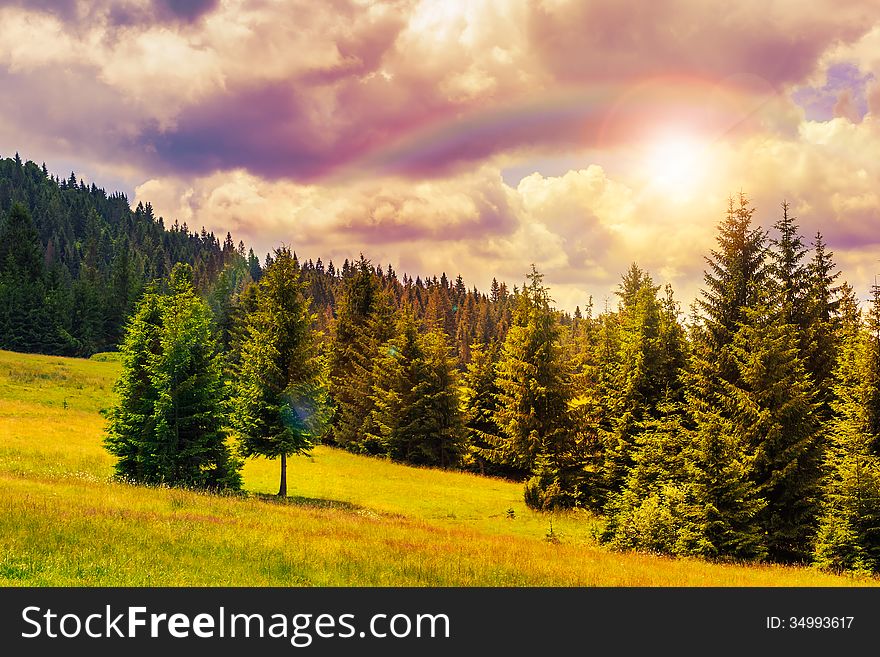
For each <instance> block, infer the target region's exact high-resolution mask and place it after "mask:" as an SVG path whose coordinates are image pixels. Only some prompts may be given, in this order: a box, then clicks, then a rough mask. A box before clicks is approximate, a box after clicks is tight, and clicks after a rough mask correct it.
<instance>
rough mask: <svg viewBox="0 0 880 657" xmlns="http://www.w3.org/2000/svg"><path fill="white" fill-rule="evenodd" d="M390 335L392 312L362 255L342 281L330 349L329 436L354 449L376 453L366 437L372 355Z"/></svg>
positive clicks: (370, 411) (368, 263)
mask: <svg viewBox="0 0 880 657" xmlns="http://www.w3.org/2000/svg"><path fill="white" fill-rule="evenodd" d="M393 334H394V313H393V308H392V306H391V303H390V300H389V299H388V297H387V296H386V295H384V294H383V292H382V290H381V286H380V285H379V281H378V277H377V276H376V273H375V271H374V270H373V268H372V265H371V264H370V262H369V260H366V259H365V258H363V257H361V259H360V261H359V262H358V263H357V265H356V267H355V269H354V273H352V274H349V277H348V278H347V279H346V280H345V288H344V290H343V293H342V301H341V302H340V305H339V308H338V309H337V316H336V322H335V324H334V331H333V340H332V343H331V345H330V349H329V368H330V369H329V372H330V395H331V397H332V400H333V404H334V406H335V409H336V410H335V414H334V417H333V423H332V426H331V429H330V432H329V434H328V437H327V438H328V440H330V441H332V442H335V443H336V444H338V445H340V446H343V447H346V448H348V449H352V450H354V451H367V452H374V453H378V451H379V450H381V447H380V446H379V445H377V444H375V443H371V442H369V440H367V441H365V440H364V438H365V433H367V434H369V433H372V434H373V435H375V432H370V431H369V430H367V431H366V432H365V431H364V429H365V427H364V423H365V422H368V421H369V419H370V417H371V413H372V396H371V394H372V387H373V384H374V378H373V377H374V374H375V372H374V368H375V356H376V353H377V352H378V349H379V346H380V345H382V344H383V343H385V342H386V341H387V340H388V339H390V338H391V337H392V336H393Z"/></svg>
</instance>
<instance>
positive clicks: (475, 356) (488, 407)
mask: <svg viewBox="0 0 880 657" xmlns="http://www.w3.org/2000/svg"><path fill="white" fill-rule="evenodd" d="M470 352H471V361H470V363H468V365H467V370H466V371H465V374H464V380H463V382H462V383H463V386H462V407H463V409H464V419H465V429H466V432H467V444H468V460H469V461H470V462H471V463H472V464H473V467H474V469H476V470H477V471H478V472H479V473H480V474H490V475H493V474H494V475H504V476H515V474H516V473H515V472H509V471H507V470H506V469H505V468H504V467H503V463H496V462H495V461H494V460H493V449H492V446H493V445H495V444H497V443H498V441H499V436H500V435H501V430H500V429H499V427H498V425H497V424H496V423H495V414H496V413H497V411H498V385H497V370H496V368H497V364H498V346H497V345H494V344H489V345H486V344H481V343H474V344H472V345H471V348H470Z"/></svg>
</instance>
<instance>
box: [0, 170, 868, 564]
mask: <svg viewBox="0 0 880 657" xmlns="http://www.w3.org/2000/svg"><path fill="white" fill-rule="evenodd" d="M758 211H760V213H761V216H762V217H772V219H770V220H768V221H769V224H768V225H766V226H762V225H761V224H760V223H759V222H758V221H757V219H756V216H755V215H756V212H758ZM0 215H2V220H0V348H4V349H11V350H16V351H27V352H39V353H48V354H63V355H79V356H87V355H90V354H93V353H95V352H99V351H107V350H116V349H118V350H119V351H120V354H121V359H122V362H123V374H122V376H121V378H120V380H119V381H118V383H117V386H116V390H117V393H118V402H117V403H116V405H115V406H114V407H113V408H112V409H110V411H109V412H108V420H109V424H108V430H107V436H106V446H107V449H108V450H110V452H112V453H113V454H114V455H115V456H116V457H117V464H116V471H117V474H118V475H119V476H120V477H121V478H124V479H127V480H130V481H133V482H140V483H146V484H167V485H184V486H191V487H197V488H207V489H212V490H219V489H225V490H235V489H237V488H238V487H239V486H240V485H241V477H240V474H239V470H240V469H241V465H242V462H243V459H245V458H247V457H249V456H254V455H262V456H266V457H269V458H273V459H278V462H279V468H280V476H279V495H282V496H285V495H287V490H288V486H287V479H286V462H287V458H288V457H290V456H293V455H295V454H299V453H307V452H308V451H309V449H310V448H311V447H312V446H313V445H315V444H317V443H319V442H322V443H324V444H329V445H335V446H337V447H339V448H344V449H347V450H350V451H352V452H356V453H363V454H370V455H375V456H383V457H387V458H390V459H393V460H396V461H400V462H404V463H408V464H412V465H417V466H428V467H440V468H455V469H465V470H470V471H473V472H476V473H480V474H483V475H491V476H498V477H505V478H510V479H515V480H518V481H521V482H522V484H523V496H524V500H525V502H526V503H527V504H528V505H529V506H530V507H532V508H534V509H537V510H548V511H549V510H556V509H564V508H571V507H579V508H585V509H589V510H590V511H592V512H594V513H595V514H598V515H600V516H601V517H603V518H604V529H603V530H602V533H601V537H600V538H601V540H602V541H603V542H605V543H606V544H608V545H609V546H611V547H613V548H616V549H623V550H629V549H633V550H642V551H650V552H656V553H663V554H670V555H696V556H702V557H705V558H710V559H736V560H747V561H772V562H784V563H813V564H816V565H819V566H821V567H824V568H828V569H831V570H835V571H851V572H867V573H876V572H878V571H880V287H878V286H876V285H875V286H873V287H871V288H870V291H871V297H870V300H869V302H868V304H867V307H866V308H865V311H864V312H863V311H862V309H861V306H860V303H859V301H858V295H857V292H856V291H857V290H861V289H862V287H866V286H864V282H863V281H857V282H855V284H854V285H850V284H849V283H847V282H845V281H844V280H843V279H842V277H841V274H840V272H839V270H838V268H837V266H836V264H835V262H834V259H833V253H832V252H831V251H830V250H829V249H828V248H827V247H826V245H825V242H824V240H823V237H822V235H821V234H816V235H813V236H805V235H802V234H801V231H800V228H799V225H798V220H797V218H796V217H794V216H792V213H791V212H790V209H789V207H788V205H787V204H786V203H785V202H784V201H783V202H781V204H780V206H779V207H778V208H755V207H753V206H752V204H751V203H750V201H749V199H748V198H747V196H745V195H744V194H739V195H737V196H736V197H733V198H731V200H730V202H729V205H728V207H727V208H726V209H725V208H707V215H709V216H712V217H717V232H716V243H715V247H714V249H713V250H712V251H711V252H710V253H707V254H705V261H704V271H705V274H704V282H703V286H702V290H701V295H700V297H699V298H698V299H697V301H696V302H695V303H694V304H693V305H692V306H690V307H689V308H686V309H685V308H682V307H681V304H680V303H679V302H678V301H677V300H676V298H675V294H674V291H673V289H672V288H671V286H669V285H666V286H661V285H659V284H657V283H656V282H655V280H654V278H653V277H652V274H651V273H650V272H648V271H645V270H643V269H642V268H641V267H639V265H638V264H636V263H632V264H629V263H621V265H620V269H621V272H622V276H621V279H620V282H619V285H618V288H617V301H616V307H611V306H609V307H608V308H605V309H603V310H602V311H597V310H596V309H595V308H593V306H592V303H591V302H588V303H587V304H586V305H585V307H583V308H581V307H578V308H577V309H575V311H574V313H571V314H570V313H567V312H564V311H561V310H558V309H556V308H554V305H553V300H552V294H551V290H549V289H548V287H547V286H546V285H545V284H544V280H543V276H542V273H541V271H540V267H539V266H537V265H536V264H532V265H529V263H524V264H523V273H524V280H522V281H518V282H517V283H516V284H513V285H512V286H508V284H507V283H503V282H499V281H496V280H493V282H492V285H491V288H490V289H489V290H485V291H481V290H478V289H476V288H474V287H468V285H467V284H466V283H465V281H464V280H462V278H461V277H460V276H456V277H455V278H454V279H451V278H450V277H449V276H448V275H447V273H446V272H441V273H440V275H439V277H437V276H436V275H434V274H433V273H432V274H430V277H428V276H424V275H419V276H416V277H415V278H413V277H412V274H411V273H410V272H407V273H405V274H402V275H400V276H399V275H398V274H397V272H395V271H394V269H393V267H392V266H391V264H388V263H385V264H380V263H373V262H372V261H371V260H370V259H369V257H368V254H362V255H361V254H358V251H359V249H358V246H357V245H352V249H353V251H354V254H353V255H352V258H351V259H350V260H345V261H344V262H343V263H341V264H340V263H335V264H334V263H333V262H326V263H325V262H323V261H322V260H321V259H320V258H315V259H314V260H313V259H312V258H311V257H310V258H308V259H306V257H305V256H306V254H297V253H295V252H294V251H293V250H292V249H290V248H287V247H283V246H282V247H279V248H278V249H276V250H275V251H274V252H273V253H270V254H266V256H265V257H264V258H262V259H261V258H258V257H257V256H256V255H255V254H254V253H253V251H252V250H251V249H249V248H248V247H247V246H246V245H245V244H243V243H242V242H239V243H238V244H236V243H235V242H234V240H233V238H232V236H231V235H229V234H227V235H226V237H225V239H224V240H223V241H222V242H221V241H220V239H218V238H217V237H216V236H215V235H214V234H213V233H208V232H206V231H205V230H204V229H202V230H201V232H193V230H192V229H191V228H190V227H188V226H186V225H185V224H184V225H179V224H177V223H176V222H175V223H174V224H173V225H172V226H170V227H166V226H165V220H164V219H163V218H161V217H157V216H155V215H154V212H153V209H152V207H151V206H150V205H149V204H146V205H141V204H139V205H138V206H137V207H136V208H135V209H132V208H131V207H130V205H129V202H128V200H127V199H126V197H125V196H124V195H121V194H109V195H108V194H107V193H106V192H105V191H104V190H103V189H99V188H97V187H96V186H95V185H89V186H87V185H86V184H85V183H83V182H82V181H81V180H80V181H78V180H77V178H76V176H75V175H74V174H71V175H70V177H69V178H67V179H59V178H56V177H55V176H53V175H50V174H49V173H48V171H47V170H46V167H45V166H43V167H40V166H38V165H36V164H34V163H33V162H27V163H23V162H22V161H21V159H20V158H19V156H18V155H16V156H15V157H14V158H7V159H3V160H0ZM355 254H358V255H355ZM449 273H450V274H452V272H449Z"/></svg>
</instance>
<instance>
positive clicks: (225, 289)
mask: <svg viewBox="0 0 880 657" xmlns="http://www.w3.org/2000/svg"><path fill="white" fill-rule="evenodd" d="M271 260H272V256H271V255H270V254H267V255H266V260H264V261H263V262H261V261H260V259H259V258H257V257H256V256H255V254H254V252H253V249H250V248H248V249H247V251H246V247H245V245H244V243H243V242H241V241H239V242H238V244H235V243H234V242H233V239H232V236H231V235H230V234H229V233H227V234H226V237H225V239H224V240H223V242H222V243H221V241H220V239H218V238H217V237H216V236H215V235H214V233H212V232H207V231H206V230H205V229H204V228H202V229H201V231H200V232H195V230H192V231H191V230H190V228H189V227H188V226H187V225H186V223H183V224H182V225H181V224H179V223H178V222H177V221H175V222H174V223H173V224H172V225H171V226H169V227H167V228H166V226H165V222H164V219H163V218H162V217H159V216H156V215H155V214H154V211H153V208H152V206H151V204H150V203H146V204H143V203H139V204H138V206H137V207H136V208H135V209H133V210H132V209H131V207H130V205H129V202H128V199H127V198H126V197H125V195H124V194H121V193H111V194H109V195H108V194H107V192H106V191H105V190H104V189H101V188H98V187H96V186H95V185H94V184H91V185H86V184H85V182H83V181H82V180H81V179H80V180H77V178H76V175H75V174H74V173H71V174H70V176H69V177H68V178H66V179H65V178H58V177H56V176H54V175H51V174H50V173H49V172H48V170H47V168H46V166H45V164H44V165H42V167H41V166H38V165H36V164H35V163H34V162H30V161H28V162H26V163H23V162H22V160H21V158H20V157H19V156H18V154H16V155H15V157H13V158H6V159H0V348H2V349H10V350H14V351H24V352H37V353H47V354H59V355H76V356H88V355H91V354H93V353H96V352H99V351H105V350H110V349H115V348H116V345H118V343H119V342H120V340H121V338H122V329H123V326H124V324H125V320H126V319H127V318H128V316H129V315H130V314H131V312H132V310H133V308H134V304H135V302H136V301H137V299H138V298H140V296H141V294H142V292H143V290H144V288H145V286H146V285H147V284H148V283H149V282H151V281H160V280H162V279H165V278H167V277H168V276H169V275H170V272H171V269H172V267H173V265H174V264H175V263H178V262H183V263H187V264H189V265H190V266H191V267H192V269H193V283H194V285H195V288H196V289H197V290H198V291H199V292H200V293H201V294H202V295H204V296H209V297H210V298H211V299H212V303H213V305H214V307H215V310H218V311H220V312H221V313H222V312H223V311H224V310H226V311H228V310H229V309H230V308H229V307H230V303H231V301H232V299H233V297H235V296H236V295H237V294H238V293H240V292H241V290H242V289H243V288H244V287H246V286H247V284H249V283H251V282H254V281H256V280H259V277H260V273H261V271H262V269H263V267H264V266H265V264H267V263H269V262H271ZM302 269H303V273H304V275H305V277H306V279H307V280H308V281H309V294H310V297H311V299H312V305H313V308H314V309H315V310H316V311H317V313H318V324H319V326H321V327H322V328H325V329H327V328H329V325H330V322H331V321H332V317H333V314H334V312H335V307H336V299H337V297H338V296H339V294H340V293H341V290H342V281H343V279H345V278H348V277H349V276H351V275H352V274H353V273H354V271H355V269H356V263H355V262H349V261H348V260H345V261H344V262H343V263H342V264H341V265H338V266H337V265H334V264H333V262H332V261H330V262H328V263H326V264H325V263H324V262H322V260H321V259H320V258H318V259H317V261H316V262H313V261H311V260H309V261H306V262H303V263H302ZM376 269H377V272H378V274H379V276H380V278H382V279H383V280H384V281H385V282H384V283H383V284H384V285H386V286H387V287H388V289H389V291H390V292H391V294H392V295H393V297H394V299H395V303H398V304H400V303H406V304H408V305H411V306H412V307H413V308H415V309H416V312H417V313H418V316H419V317H420V318H423V317H433V318H436V317H441V316H442V317H443V322H444V326H445V328H446V330H447V331H448V332H449V334H450V335H451V336H453V338H454V339H455V340H456V344H457V347H456V349H457V350H458V351H460V352H462V353H463V354H465V357H466V354H467V350H468V348H469V345H470V342H471V341H472V339H473V338H478V339H483V340H487V339H493V338H498V337H503V335H504V332H505V331H506V329H507V326H508V325H509V322H510V309H509V304H508V303H507V299H508V297H509V295H510V293H511V292H510V290H508V289H507V286H506V285H505V284H504V283H498V282H497V281H493V284H492V287H491V289H490V290H489V291H487V293H486V294H480V293H479V292H478V291H477V290H476V289H466V288H465V286H464V282H463V280H462V279H461V277H460V276H459V277H458V278H457V279H456V280H455V281H454V282H453V281H449V280H448V279H447V277H446V274H445V273H444V274H442V275H441V277H440V278H439V279H438V278H437V277H436V276H434V277H432V278H430V279H427V278H426V279H424V280H423V279H422V278H420V277H416V278H415V279H414V280H413V279H411V278H410V277H409V276H408V275H404V276H403V278H402V279H401V280H398V279H397V276H396V274H395V272H394V271H393V269H392V268H391V267H390V266H388V267H386V268H384V269H383V268H382V267H381V266H380V265H376ZM221 274H222V275H221ZM228 321H229V317H228V316H225V317H221V318H220V323H221V327H222V330H223V331H224V341H225V339H226V338H227V335H226V333H225V331H226V330H227V328H228V326H226V325H225V324H224V322H228Z"/></svg>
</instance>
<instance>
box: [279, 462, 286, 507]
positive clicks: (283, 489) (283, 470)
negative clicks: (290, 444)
mask: <svg viewBox="0 0 880 657" xmlns="http://www.w3.org/2000/svg"><path fill="white" fill-rule="evenodd" d="M278 497H287V454H284V453H282V454H281V486H279V487H278Z"/></svg>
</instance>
